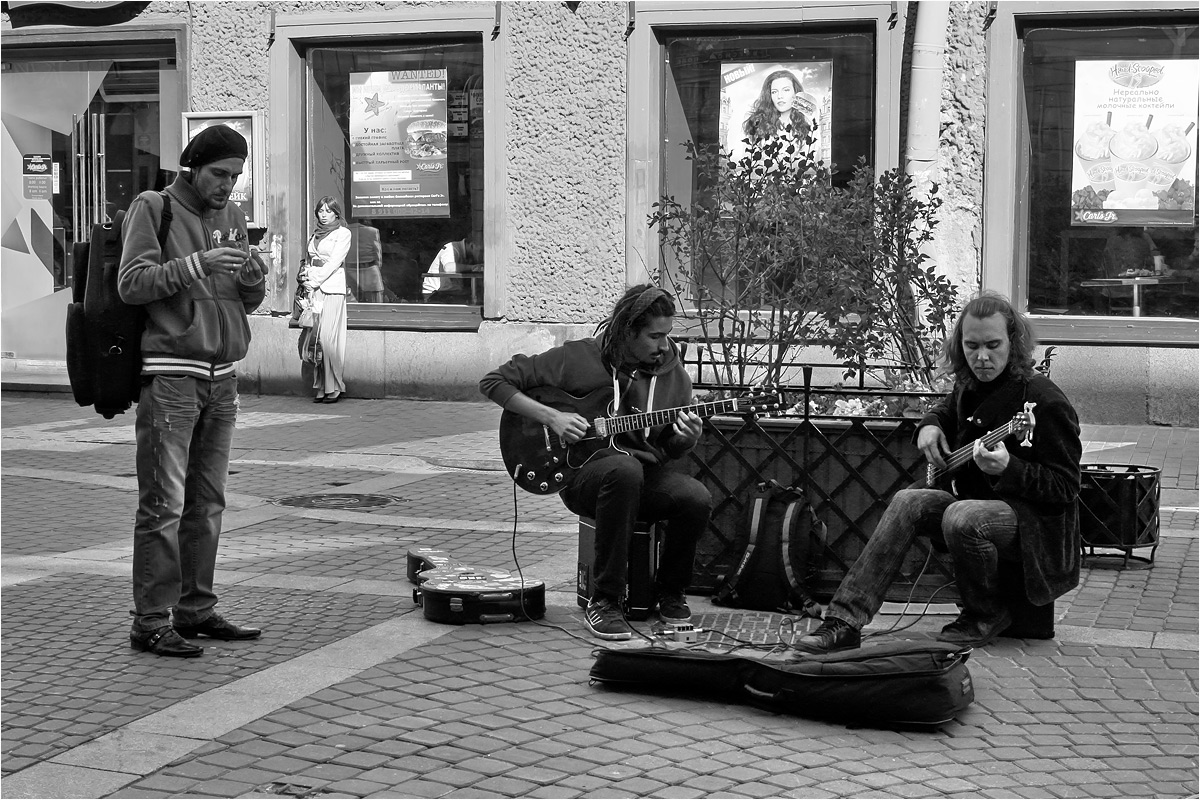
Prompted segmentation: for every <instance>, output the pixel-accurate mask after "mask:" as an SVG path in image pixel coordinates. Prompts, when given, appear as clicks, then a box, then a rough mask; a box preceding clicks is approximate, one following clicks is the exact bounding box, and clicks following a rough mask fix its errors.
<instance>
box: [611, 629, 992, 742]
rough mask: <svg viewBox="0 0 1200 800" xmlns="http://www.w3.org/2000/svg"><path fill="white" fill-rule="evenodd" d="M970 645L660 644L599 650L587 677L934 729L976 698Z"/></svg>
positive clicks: (869, 723)
mask: <svg viewBox="0 0 1200 800" xmlns="http://www.w3.org/2000/svg"><path fill="white" fill-rule="evenodd" d="M970 653H971V649H970V648H969V647H968V648H964V647H961V646H958V645H950V644H943V643H941V642H928V641H897V642H892V643H888V644H881V645H871V646H867V647H860V648H857V649H854V650H846V651H842V652H839V653H829V654H825V655H819V656H818V655H806V656H804V657H802V658H799V659H796V660H792V661H766V660H764V659H761V658H754V657H749V656H737V655H730V654H724V653H714V652H711V651H707V650H678V649H667V648H662V647H650V648H644V647H643V648H633V649H603V648H602V649H598V650H596V651H594V653H593V655H594V656H595V658H596V661H595V663H594V664H593V665H592V669H591V673H590V677H591V679H592V680H593V681H598V682H600V683H603V684H606V685H609V686H612V687H613V688H627V689H635V690H644V691H660V692H671V693H693V694H699V695H704V696H709V697H719V698H721V699H724V700H734V701H739V702H745V703H749V704H751V705H755V706H759V707H761V708H765V709H767V710H769V711H777V712H783V713H787V714H795V715H797V716H801V717H811V718H814V719H822V720H827V721H834V722H842V723H847V724H851V725H858V726H863V727H882V728H909V727H928V728H931V727H936V726H938V725H942V724H945V723H947V722H950V721H951V720H953V719H954V717H955V716H956V715H957V714H958V713H959V712H961V711H963V710H964V709H965V708H966V707H967V706H969V705H970V704H971V703H972V702H973V701H974V699H975V691H974V687H973V685H972V683H971V674H970V672H968V671H967V659H968V658H969V656H970Z"/></svg>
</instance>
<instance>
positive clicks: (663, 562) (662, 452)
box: [479, 284, 712, 640]
mask: <svg viewBox="0 0 1200 800" xmlns="http://www.w3.org/2000/svg"><path fill="white" fill-rule="evenodd" d="M674 317H675V302H674V300H673V299H672V298H671V295H670V294H668V293H667V292H665V291H663V290H662V289H659V288H658V287H656V286H653V285H650V284H645V285H642V286H634V287H633V288H631V289H629V290H628V291H626V292H625V295H624V296H623V297H622V298H621V299H620V300H619V301H617V304H616V307H615V308H614V309H613V312H612V315H611V316H610V317H609V318H608V319H607V320H605V321H604V322H602V323H600V325H599V327H598V328H597V332H596V336H595V337H594V338H591V339H579V340H574V341H570V342H567V343H565V344H563V345H560V346H558V347H554V348H551V349H550V350H547V351H546V352H544V353H540V354H538V355H533V356H525V355H516V356H513V358H512V360H510V361H509V362H508V363H506V364H504V365H502V366H500V367H497V368H496V369H494V370H492V371H491V372H489V373H488V374H487V375H486V376H484V378H483V380H481V381H480V382H479V389H480V391H481V392H483V394H484V395H485V396H487V397H488V399H490V400H492V401H493V402H495V403H497V404H498V405H500V406H501V407H502V408H504V409H505V410H506V411H509V412H514V413H516V414H519V415H520V416H522V417H526V418H529V419H531V420H534V421H536V422H537V423H540V424H541V425H544V426H546V428H548V429H550V430H551V431H553V433H554V434H555V435H556V436H557V437H559V439H561V440H562V441H564V442H567V443H575V442H579V441H580V440H582V439H583V438H584V437H585V436H587V435H588V429H589V422H588V419H587V418H585V417H584V416H583V415H582V414H581V413H579V411H573V410H569V409H560V408H555V407H552V406H549V405H546V404H544V403H542V402H539V401H538V400H536V399H534V398H533V397H531V396H530V395H531V394H537V391H536V390H538V389H542V388H550V389H555V390H559V391H561V392H565V393H566V394H567V395H571V396H574V397H579V398H583V397H585V396H588V395H592V394H593V393H598V396H600V397H602V398H603V402H604V404H605V405H607V406H608V408H607V409H599V413H600V414H603V413H605V412H606V411H608V412H611V413H614V414H642V413H646V412H653V411H655V410H657V409H666V408H674V407H679V406H686V405H688V404H689V403H691V401H692V381H691V379H690V378H689V377H688V374H687V372H686V371H685V370H684V368H683V365H682V364H681V363H680V360H679V353H678V350H677V349H676V346H675V343H674V342H673V341H671V338H670V333H671V328H672V326H673V323H674ZM598 390H600V391H598ZM581 410H583V409H580V411H581ZM664 423H665V424H660V425H656V426H651V427H647V428H638V429H637V430H632V431H628V432H624V433H620V434H618V435H614V436H612V437H611V443H610V445H609V446H607V447H605V448H603V449H600V450H598V451H597V452H596V453H595V454H594V455H592V456H591V457H590V458H588V459H587V460H586V462H585V463H583V464H582V465H581V466H579V468H578V469H577V470H576V471H574V472H573V474H572V475H571V476H570V477H569V479H568V480H567V483H566V484H565V486H564V487H563V489H562V492H561V497H562V500H563V503H564V504H565V505H566V507H567V508H568V509H570V510H571V511H572V512H573V513H575V514H579V515H581V516H587V517H592V518H593V519H595V521H596V552H595V562H594V563H595V567H596V573H595V581H594V587H595V588H594V591H593V593H592V597H591V598H590V601H589V603H588V606H587V610H586V611H585V614H584V616H585V621H586V624H587V627H588V630H590V631H591V632H592V634H593V635H595V636H596V637H597V638H600V639H607V640H624V639H630V638H632V636H633V629H632V628H630V626H629V622H628V621H627V620H626V619H625V614H624V611H623V610H622V609H623V606H622V600H623V597H624V595H625V589H626V580H627V572H628V562H629V541H630V538H631V536H632V535H633V530H634V524H635V523H636V522H637V521H638V520H645V521H647V522H660V521H665V522H666V525H665V534H664V536H665V538H664V541H663V547H662V555H661V558H660V560H659V566H658V573H657V575H656V578H655V587H654V589H655V596H656V598H657V608H658V615H659V617H660V618H661V619H662V620H664V621H668V622H686V621H688V620H689V619H691V610H690V609H689V608H688V605H687V600H686V598H685V597H684V589H686V588H687V586H688V584H689V583H690V582H691V579H692V562H693V561H694V560H695V556H696V542H697V540H698V539H699V537H700V534H701V533H702V532H703V531H704V529H705V527H706V526H707V525H708V518H709V514H710V513H711V510H712V498H711V496H710V495H709V492H708V489H706V488H705V487H704V485H703V484H701V483H700V482H699V481H698V480H696V479H695V478H692V477H690V476H688V475H685V474H683V473H681V472H677V471H674V470H672V469H670V468H668V466H667V462H668V461H670V460H671V459H674V458H678V457H680V456H682V455H683V454H684V453H686V452H687V451H689V450H691V449H692V448H693V447H694V446H695V445H696V442H697V441H698V440H699V438H700V433H701V431H702V429H703V423H702V421H701V418H700V416H698V415H697V414H694V413H691V412H690V411H687V410H680V411H679V412H678V413H677V414H675V415H674V417H673V419H668V420H664Z"/></svg>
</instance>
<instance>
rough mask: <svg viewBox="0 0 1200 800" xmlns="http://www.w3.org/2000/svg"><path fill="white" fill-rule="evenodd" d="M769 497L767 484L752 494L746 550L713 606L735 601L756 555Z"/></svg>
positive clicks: (722, 585) (722, 584) (719, 590)
mask: <svg viewBox="0 0 1200 800" xmlns="http://www.w3.org/2000/svg"><path fill="white" fill-rule="evenodd" d="M771 483H772V484H774V483H775V481H771ZM776 485H777V484H776ZM769 497H770V489H769V488H768V484H766V483H760V484H759V485H758V490H757V491H756V492H755V493H754V498H753V499H752V500H751V501H750V525H749V530H748V532H747V534H746V549H745V550H744V551H743V552H742V559H741V561H739V562H738V565H737V567H736V568H735V569H734V570H733V573H732V574H731V575H730V576H729V577H728V578H727V579H725V580H724V581H722V583H721V586H720V588H719V589H717V591H716V593H715V594H714V595H713V597H712V602H713V603H714V604H715V605H725V604H733V603H735V602H736V601H737V598H738V594H739V592H738V586H739V585H740V584H741V581H742V576H743V575H745V574H746V572H747V571H748V570H749V568H750V565H751V564H753V563H754V559H755V556H756V555H757V550H758V538H759V535H760V533H761V532H762V525H763V517H764V516H765V515H766V512H767V500H768V498H769Z"/></svg>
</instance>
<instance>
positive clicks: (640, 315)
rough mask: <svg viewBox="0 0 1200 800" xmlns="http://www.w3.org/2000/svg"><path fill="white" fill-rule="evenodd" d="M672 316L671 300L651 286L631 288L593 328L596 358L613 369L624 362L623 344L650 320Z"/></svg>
mask: <svg viewBox="0 0 1200 800" xmlns="http://www.w3.org/2000/svg"><path fill="white" fill-rule="evenodd" d="M673 316H675V299H674V298H672V297H671V295H670V294H669V293H668V292H666V291H664V290H662V289H660V288H658V287H657V286H655V285H654V284H652V283H643V284H639V285H638V286H631V287H629V288H628V289H627V290H625V294H624V295H622V297H621V299H620V300H618V301H617V304H616V305H615V306H613V311H612V314H610V315H609V317H608V319H606V320H604V321H603V322H601V323H600V324H599V325H597V326H596V337H597V338H599V339H600V355H601V356H602V357H603V358H604V361H605V362H606V363H607V364H609V365H610V366H613V367H618V366H620V365H621V364H623V363H624V361H625V343H626V342H627V341H629V339H630V338H632V337H634V336H637V335H638V334H639V333H641V331H642V329H643V328H645V327H646V326H647V325H648V324H649V322H650V318H651V317H673Z"/></svg>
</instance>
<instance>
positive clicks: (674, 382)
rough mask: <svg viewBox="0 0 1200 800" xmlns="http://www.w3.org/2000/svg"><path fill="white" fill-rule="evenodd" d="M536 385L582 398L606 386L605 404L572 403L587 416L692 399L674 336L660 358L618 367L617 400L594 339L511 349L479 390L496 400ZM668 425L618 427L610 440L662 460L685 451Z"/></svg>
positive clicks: (652, 461)
mask: <svg viewBox="0 0 1200 800" xmlns="http://www.w3.org/2000/svg"><path fill="white" fill-rule="evenodd" d="M539 387H552V388H555V389H559V390H561V391H564V392H566V393H568V394H571V395H574V396H576V397H580V398H582V397H584V396H585V395H588V394H590V393H592V392H595V391H597V390H605V391H603V392H602V393H601V394H600V397H602V398H603V399H604V405H605V406H606V407H602V408H583V407H581V408H579V409H576V411H577V412H578V413H579V414H581V415H582V416H584V417H586V418H588V419H589V421H590V420H591V419H593V418H594V417H595V416H614V415H616V414H637V413H643V412H651V411H661V410H663V409H667V408H678V407H681V406H687V405H690V404H691V403H692V379H691V378H690V377H689V376H688V374H687V372H686V371H684V369H683V365H682V364H681V363H680V361H679V350H678V349H677V348H676V346H675V342H673V341H672V342H671V349H670V352H669V353H668V354H667V357H666V358H664V359H663V362H662V363H661V364H659V365H657V366H653V367H651V366H647V365H639V366H637V367H636V368H633V370H632V372H630V371H627V370H626V369H625V368H623V369H621V370H619V371H618V372H617V392H618V393H619V397H620V400H619V402H614V400H615V398H614V396H613V373H612V370H610V369H609V368H608V366H607V365H606V364H605V363H604V360H603V359H602V357H601V355H600V342H599V341H598V340H597V339H578V340H575V341H570V342H567V343H566V344H564V345H561V346H559V347H553V348H551V349H549V350H547V351H546V352H544V353H539V354H538V355H533V356H526V355H519V354H518V355H515V356H513V357H512V360H510V361H509V362H508V363H507V364H503V365H502V366H499V367H497V368H496V369H494V370H492V371H491V372H489V373H488V374H487V375H485V376H484V377H483V380H481V381H480V382H479V391H481V392H483V394H484V395H485V396H486V397H487V398H488V399H489V400H491V401H493V402H495V403H497V404H499V405H500V406H504V405H506V404H507V403H508V401H509V400H510V399H511V398H512V396H513V395H514V394H516V393H517V392H524V391H526V390H528V389H536V388H539ZM672 422H673V420H672ZM671 428H672V425H671V423H668V424H666V425H660V426H657V427H653V428H650V429H648V430H646V429H641V430H636V431H632V432H629V433H622V434H619V435H617V436H615V437H614V439H613V444H614V446H616V447H617V448H619V449H620V450H622V451H624V452H627V453H629V454H630V455H632V456H634V457H636V458H638V459H640V460H641V461H644V462H646V463H649V464H663V463H664V462H666V461H668V460H669V459H672V458H678V457H679V456H681V455H683V453H684V452H686V445H684V444H683V443H682V442H681V440H680V438H679V437H677V436H675V435H674V432H673V431H672V429H671Z"/></svg>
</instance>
